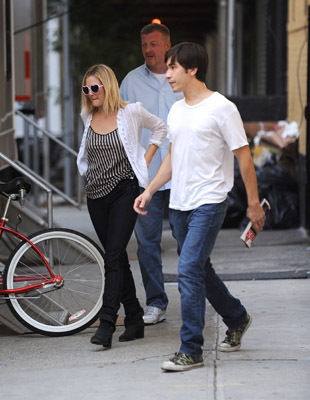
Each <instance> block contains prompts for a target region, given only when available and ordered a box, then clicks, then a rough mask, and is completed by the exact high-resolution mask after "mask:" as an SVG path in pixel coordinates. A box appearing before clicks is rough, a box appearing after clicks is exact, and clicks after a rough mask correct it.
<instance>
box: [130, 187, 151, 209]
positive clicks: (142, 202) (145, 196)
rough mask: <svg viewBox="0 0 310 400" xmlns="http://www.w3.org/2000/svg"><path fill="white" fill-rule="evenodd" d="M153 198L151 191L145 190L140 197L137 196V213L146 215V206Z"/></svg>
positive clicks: (134, 207) (135, 203)
mask: <svg viewBox="0 0 310 400" xmlns="http://www.w3.org/2000/svg"><path fill="white" fill-rule="evenodd" d="M151 199H152V195H151V193H149V192H148V191H147V190H145V191H144V192H143V193H142V194H140V196H139V197H137V198H136V200H135V202H134V205H133V209H134V210H135V212H136V213H137V214H140V215H146V214H147V211H145V207H146V206H147V205H148V204H149V202H150V201H151Z"/></svg>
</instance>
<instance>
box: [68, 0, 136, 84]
mask: <svg viewBox="0 0 310 400" xmlns="http://www.w3.org/2000/svg"><path fill="white" fill-rule="evenodd" d="M141 2H142V1H135V2H131V1H129V0H123V1H122V0H120V1H115V0H91V1H90V0H74V1H73V0H71V2H70V14H69V15H70V32H71V35H72V36H71V38H70V42H71V46H70V58H71V60H72V74H73V77H74V78H75V79H78V80H81V78H82V76H83V75H84V72H85V71H86V70H87V69H88V68H89V67H90V66H91V65H93V64H97V63H103V64H107V65H109V66H110V67H111V68H112V69H113V70H114V72H115V74H116V76H117V78H118V80H119V82H121V80H122V79H123V78H124V76H125V75H126V74H127V72H128V71H130V70H131V69H133V68H135V67H137V66H138V65H139V64H141V63H142V62H143V58H142V55H141V47H140V35H139V32H140V29H141V27H140V26H137V21H139V10H140V9H141V7H139V5H140V3H141Z"/></svg>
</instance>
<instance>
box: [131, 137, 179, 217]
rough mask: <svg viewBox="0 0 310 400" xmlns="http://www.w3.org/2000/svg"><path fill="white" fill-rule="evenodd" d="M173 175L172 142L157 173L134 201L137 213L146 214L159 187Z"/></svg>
mask: <svg viewBox="0 0 310 400" xmlns="http://www.w3.org/2000/svg"><path fill="white" fill-rule="evenodd" d="M171 176H172V167H171V143H170V145H169V152H168V154H167V155H166V157H165V158H164V160H163V162H162V163H161V165H160V167H159V169H158V171H157V174H156V175H155V176H154V178H153V179H152V181H151V182H150V183H149V185H148V186H147V188H146V189H145V191H144V192H143V193H142V194H140V196H139V197H137V198H136V200H135V203H134V206H133V208H134V210H135V211H136V213H138V214H141V215H146V214H147V211H145V207H146V206H147V205H148V204H149V202H150V201H151V199H152V196H153V194H154V193H155V192H157V190H158V189H159V188H161V187H162V186H163V185H164V184H165V183H167V182H168V181H170V179H171Z"/></svg>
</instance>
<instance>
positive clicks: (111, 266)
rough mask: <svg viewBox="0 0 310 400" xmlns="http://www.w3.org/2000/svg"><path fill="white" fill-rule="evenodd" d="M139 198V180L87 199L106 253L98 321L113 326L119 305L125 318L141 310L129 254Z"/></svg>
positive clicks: (125, 183)
mask: <svg viewBox="0 0 310 400" xmlns="http://www.w3.org/2000/svg"><path fill="white" fill-rule="evenodd" d="M138 195H139V186H138V181H137V179H126V180H123V181H121V182H120V183H119V184H118V185H117V186H116V187H115V188H114V189H113V190H112V192H111V193H109V194H108V195H106V196H104V197H101V198H99V199H89V198H88V199H87V206H88V211H89V215H90V218H91V220H92V223H93V225H94V228H95V231H96V233H97V235H98V237H99V240H100V241H101V243H102V245H103V248H104V251H105V256H104V260H105V285H104V294H103V304H102V308H101V310H100V313H99V318H100V319H101V320H105V321H109V322H112V323H115V322H116V319H117V312H118V310H119V308H120V303H122V304H123V305H124V310H125V314H126V316H133V315H136V314H137V313H139V312H141V310H142V308H141V306H140V304H139V301H138V299H137V296H136V288H135V283H134V280H133V276H132V273H131V270H130V265H129V261H128V255H127V251H126V247H127V245H128V242H129V239H130V237H131V235H132V232H133V229H134V226H135V222H136V219H137V214H136V213H135V211H134V210H133V203H134V200H135V198H136V197H137V196H138Z"/></svg>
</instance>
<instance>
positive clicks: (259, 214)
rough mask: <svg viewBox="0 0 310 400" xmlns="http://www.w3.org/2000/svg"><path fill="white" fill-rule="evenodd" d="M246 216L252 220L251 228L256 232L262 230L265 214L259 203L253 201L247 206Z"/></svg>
mask: <svg viewBox="0 0 310 400" xmlns="http://www.w3.org/2000/svg"><path fill="white" fill-rule="evenodd" d="M247 217H248V218H249V220H250V221H251V222H252V225H253V228H254V229H255V231H256V232H257V233H258V232H260V231H262V230H263V228H264V223H265V219H266V215H265V212H264V210H263V208H262V206H261V205H260V204H259V203H255V204H253V205H250V206H249V207H248V209H247Z"/></svg>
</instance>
